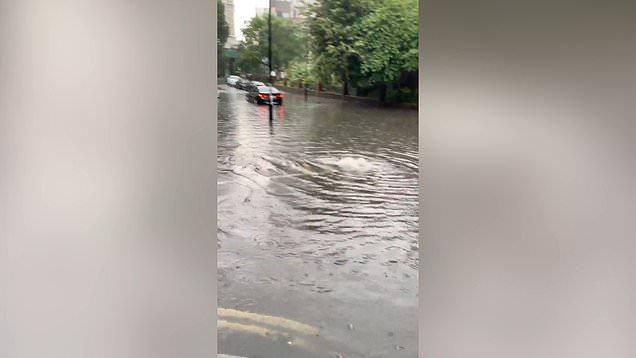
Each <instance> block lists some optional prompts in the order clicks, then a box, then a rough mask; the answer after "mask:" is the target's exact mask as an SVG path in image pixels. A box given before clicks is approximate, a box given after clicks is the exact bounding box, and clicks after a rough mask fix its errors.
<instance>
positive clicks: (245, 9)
mask: <svg viewBox="0 0 636 358" xmlns="http://www.w3.org/2000/svg"><path fill="white" fill-rule="evenodd" d="M267 6H268V0H234V33H236V40H238V41H241V40H243V33H242V32H241V29H242V28H243V27H245V22H246V21H249V20H250V19H251V18H252V17H254V16H255V15H256V8H265V7H267Z"/></svg>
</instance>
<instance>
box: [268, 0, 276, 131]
mask: <svg viewBox="0 0 636 358" xmlns="http://www.w3.org/2000/svg"><path fill="white" fill-rule="evenodd" d="M267 43H268V46H267V65H268V68H269V72H268V73H267V76H268V78H269V85H270V88H269V120H270V121H273V120H274V109H273V106H274V103H273V100H274V99H273V96H272V88H271V86H272V85H273V84H274V81H272V0H269V11H268V14H267Z"/></svg>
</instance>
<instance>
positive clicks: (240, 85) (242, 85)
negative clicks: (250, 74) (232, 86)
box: [236, 78, 250, 90]
mask: <svg viewBox="0 0 636 358" xmlns="http://www.w3.org/2000/svg"><path fill="white" fill-rule="evenodd" d="M249 85H250V80H246V79H244V78H241V79H239V80H238V81H236V88H238V89H241V90H247V87H248V86H249Z"/></svg>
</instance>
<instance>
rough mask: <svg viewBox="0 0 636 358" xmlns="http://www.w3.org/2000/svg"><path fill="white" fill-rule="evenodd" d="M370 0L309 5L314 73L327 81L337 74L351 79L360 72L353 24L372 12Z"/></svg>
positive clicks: (332, 0) (334, 0) (329, 0)
mask: <svg viewBox="0 0 636 358" xmlns="http://www.w3.org/2000/svg"><path fill="white" fill-rule="evenodd" d="M372 5H373V3H372V1H371V0H320V1H317V2H316V3H314V4H313V5H311V6H310V7H309V10H308V15H309V16H308V20H307V21H308V28H309V35H310V43H311V50H312V53H313V55H314V61H315V65H316V74H317V75H318V77H319V78H320V79H321V80H323V81H329V79H330V77H331V75H333V74H336V75H337V76H339V78H340V80H342V81H346V82H352V81H355V80H356V77H357V76H356V75H357V74H358V73H359V66H360V63H359V62H360V61H359V56H358V54H357V52H356V49H355V44H356V43H357V42H358V41H359V39H358V38H357V36H356V32H355V30H356V24H357V22H359V21H360V19H361V18H363V17H364V16H366V15H367V14H369V13H370V12H371V9H372Z"/></svg>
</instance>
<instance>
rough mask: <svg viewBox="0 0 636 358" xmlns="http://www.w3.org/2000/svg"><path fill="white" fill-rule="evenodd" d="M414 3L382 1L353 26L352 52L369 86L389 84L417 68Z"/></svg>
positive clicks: (416, 30)
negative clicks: (370, 84) (358, 61)
mask: <svg viewBox="0 0 636 358" xmlns="http://www.w3.org/2000/svg"><path fill="white" fill-rule="evenodd" d="M417 7H418V3H417V0H384V1H382V2H381V3H379V4H378V5H377V7H376V8H375V9H374V11H373V12H372V13H370V14H369V15H368V16H366V17H365V18H363V19H362V20H361V21H360V22H359V23H358V24H357V25H356V31H355V32H356V33H357V36H356V37H357V39H356V41H355V44H354V48H355V52H356V53H357V54H358V55H359V56H360V62H361V66H360V69H361V74H362V75H363V76H365V77H367V78H368V79H369V82H370V83H372V84H373V83H391V82H395V81H397V80H398V79H399V78H400V75H401V74H402V73H405V72H413V71H417V67H418V11H417Z"/></svg>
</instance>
